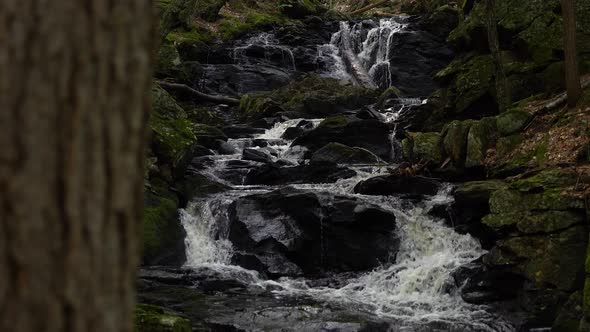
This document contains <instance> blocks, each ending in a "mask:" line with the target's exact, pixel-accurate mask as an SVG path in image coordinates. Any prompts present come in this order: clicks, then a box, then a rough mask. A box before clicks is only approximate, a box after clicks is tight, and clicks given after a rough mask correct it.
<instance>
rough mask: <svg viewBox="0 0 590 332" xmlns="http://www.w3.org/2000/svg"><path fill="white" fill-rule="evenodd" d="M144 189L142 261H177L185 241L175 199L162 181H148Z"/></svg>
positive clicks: (152, 262) (146, 262)
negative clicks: (177, 253)
mask: <svg viewBox="0 0 590 332" xmlns="http://www.w3.org/2000/svg"><path fill="white" fill-rule="evenodd" d="M150 184H151V188H149V189H148V190H147V191H146V195H145V201H146V206H145V208H144V211H143V222H142V244H143V245H142V247H143V250H142V257H143V259H142V261H143V263H144V264H160V263H162V262H164V261H168V262H173V261H175V262H176V263H178V264H181V262H178V261H179V260H182V258H181V257H171V256H179V255H176V252H177V251H179V250H180V251H181V255H180V256H182V244H183V241H184V230H183V228H182V226H181V225H180V222H179V220H178V199H177V197H176V195H174V194H173V193H172V192H170V191H169V190H168V189H167V187H168V185H167V184H166V183H164V182H162V181H161V180H157V179H155V180H151V181H150Z"/></svg>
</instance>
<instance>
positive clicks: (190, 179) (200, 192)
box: [178, 174, 229, 202]
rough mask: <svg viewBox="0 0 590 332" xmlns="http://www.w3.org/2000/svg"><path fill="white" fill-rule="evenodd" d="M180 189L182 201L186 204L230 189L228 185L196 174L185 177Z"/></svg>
mask: <svg viewBox="0 0 590 332" xmlns="http://www.w3.org/2000/svg"><path fill="white" fill-rule="evenodd" d="M178 187H179V188H178V189H179V191H180V194H181V197H182V200H183V201H185V202H189V201H191V200H193V199H195V198H201V197H205V196H208V195H210V194H215V193H219V192H223V191H226V190H228V189H229V187H227V186H226V185H224V184H222V183H219V182H215V181H212V180H211V179H209V178H207V177H206V176H204V175H202V174H194V175H190V176H187V177H185V178H184V179H183V180H182V181H180V183H179V184H178Z"/></svg>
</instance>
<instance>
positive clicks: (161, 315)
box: [134, 304, 192, 332]
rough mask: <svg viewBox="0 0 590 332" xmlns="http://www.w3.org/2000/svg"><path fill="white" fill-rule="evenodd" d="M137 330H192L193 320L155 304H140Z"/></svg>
mask: <svg viewBox="0 0 590 332" xmlns="http://www.w3.org/2000/svg"><path fill="white" fill-rule="evenodd" d="M134 331H135V332H191V331H192V327H191V322H190V321H189V320H188V319H186V318H182V317H180V316H177V315H174V314H171V313H169V312H168V311H167V310H166V309H164V308H162V307H158V306H154V305H147V304H138V305H137V307H136V309H135V329H134Z"/></svg>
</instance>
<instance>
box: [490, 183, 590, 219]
mask: <svg viewBox="0 0 590 332" xmlns="http://www.w3.org/2000/svg"><path fill="white" fill-rule="evenodd" d="M570 209H577V210H583V209H585V203H584V200H582V199H580V198H576V197H572V196H569V195H567V194H565V193H563V191H562V190H561V189H551V190H546V191H544V192H540V193H523V192H521V191H518V190H498V191H496V192H494V193H492V195H491V197H490V211H491V212H492V213H498V214H499V213H512V212H525V211H532V210H559V211H562V210H570Z"/></svg>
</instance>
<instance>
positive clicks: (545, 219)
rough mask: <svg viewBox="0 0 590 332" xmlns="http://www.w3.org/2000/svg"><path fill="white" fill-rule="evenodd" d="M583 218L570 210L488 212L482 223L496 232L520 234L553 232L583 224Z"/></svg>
mask: <svg viewBox="0 0 590 332" xmlns="http://www.w3.org/2000/svg"><path fill="white" fill-rule="evenodd" d="M584 221H585V218H584V216H583V215H582V214H580V213H575V212H572V211H545V212H531V211H527V212H513V213H500V214H490V215H487V216H485V217H484V218H483V220H482V223H483V224H484V225H486V226H488V227H490V228H492V229H494V230H496V231H498V232H503V231H518V232H519V233H521V234H540V233H553V232H556V231H561V230H564V229H566V228H569V227H571V226H573V225H577V224H583V223H584Z"/></svg>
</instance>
